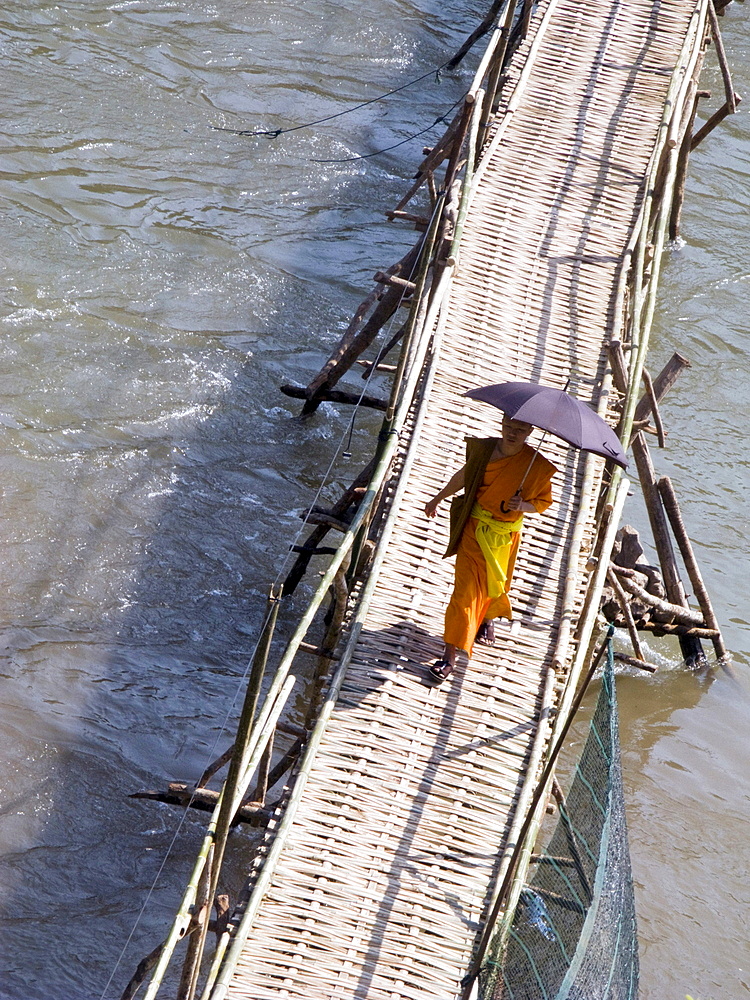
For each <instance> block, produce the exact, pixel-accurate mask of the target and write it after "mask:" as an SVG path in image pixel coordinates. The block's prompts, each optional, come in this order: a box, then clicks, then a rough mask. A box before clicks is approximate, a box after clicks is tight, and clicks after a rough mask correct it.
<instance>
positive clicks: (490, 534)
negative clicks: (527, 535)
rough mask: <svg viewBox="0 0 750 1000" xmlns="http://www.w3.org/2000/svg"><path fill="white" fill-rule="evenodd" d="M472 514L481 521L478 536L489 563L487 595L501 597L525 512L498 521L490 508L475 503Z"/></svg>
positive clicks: (478, 542)
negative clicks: (513, 518) (515, 537)
mask: <svg viewBox="0 0 750 1000" xmlns="http://www.w3.org/2000/svg"><path fill="white" fill-rule="evenodd" d="M471 516H472V517H475V518H476V519H477V521H479V524H478V525H477V533H476V537H477V544H478V545H479V548H480V549H481V550H482V554H483V555H484V559H485V562H486V563H487V595H488V597H500V595H501V594H502V593H504V590H505V581H506V580H507V578H508V573H507V570H508V559H509V558H510V546H511V543H512V542H513V535H514V534H515V533H516V532H518V531H520V530H521V526H522V524H523V514H519V515H518V517H517V518H516V520H515V521H498V520H497V518H496V517H493V516H492V514H490V512H489V511H488V510H485V509H484V507H480V505H479V504H478V503H475V504H474V506H473V507H472V508H471Z"/></svg>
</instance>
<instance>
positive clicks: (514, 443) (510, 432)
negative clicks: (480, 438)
mask: <svg viewBox="0 0 750 1000" xmlns="http://www.w3.org/2000/svg"><path fill="white" fill-rule="evenodd" d="M533 429H534V428H533V426H532V424H527V423H526V421H525V420H516V419H515V417H509V416H508V414H507V413H504V414H503V444H504V445H505V448H504V449H503V450H504V451H506V449H507V451H506V454H509V455H515V454H516V453H517V452H519V451H520V450H521V448H523V446H524V444H525V443H526V438H527V437H528V436H529V434H531V432H532V430H533Z"/></svg>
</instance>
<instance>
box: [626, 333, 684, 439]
mask: <svg viewBox="0 0 750 1000" xmlns="http://www.w3.org/2000/svg"><path fill="white" fill-rule="evenodd" d="M690 367H691V365H690V362H689V361H688V360H687V358H683V356H682V355H681V354H677V353H676V352H675V353H674V354H673V355H672V357H671V358H670V359H669V361H668V362H667V363H666V365H664V367H663V368H662V370H661V371H660V372H659V374H658V375H657V376H656V378H655V379H654V380H653V387H654V398H655V400H656V402H657V404H659V403H661V401H662V400H663V399H664V397H665V396H666V395H667V393H668V392H669V390H670V389H671V388H672V386H673V385H674V384H675V382H676V381H677V379H678V377H679V375H680V372H682V371H683V370H684V369H685V368H690ZM650 413H651V397H650V395H649V394H648V393H647V392H646V393H644V395H643V396H641V398H640V399H639V400H638V403H637V405H636V408H635V412H634V414H633V424H634V426H636V427H637V426H638V425H639V424H641V423H642V421H644V420H646V419H647V418H648V416H649V414H650ZM633 436H635V435H633Z"/></svg>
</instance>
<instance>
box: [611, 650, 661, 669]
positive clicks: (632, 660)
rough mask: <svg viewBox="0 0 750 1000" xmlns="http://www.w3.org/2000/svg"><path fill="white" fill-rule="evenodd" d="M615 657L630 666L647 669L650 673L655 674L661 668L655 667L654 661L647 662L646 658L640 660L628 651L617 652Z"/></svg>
mask: <svg viewBox="0 0 750 1000" xmlns="http://www.w3.org/2000/svg"><path fill="white" fill-rule="evenodd" d="M614 657H615V659H616V660H619V661H620V663H627V665H628V666H629V667H637V668H638V669H639V670H647V671H648V673H650V674H655V673H656V671H657V670H658V669H659V668H658V667H655V666H654V664H653V663H646V661H645V660H638V659H636V657H634V656H628V655H627V653H615V654H614Z"/></svg>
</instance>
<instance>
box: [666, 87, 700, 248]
mask: <svg viewBox="0 0 750 1000" xmlns="http://www.w3.org/2000/svg"><path fill="white" fill-rule="evenodd" d="M699 100H700V92H699V91H697V92H696V94H695V97H694V98H693V105H692V110H691V112H690V115H689V116H688V118H687V122H686V124H685V131H684V134H683V137H682V143H681V145H680V152H679V153H678V154H677V166H676V169H675V179H674V193H673V195H672V209H671V212H670V215H669V238H670V240H676V239H677V237H678V236H679V235H680V221H681V219H682V206H683V203H684V201H685V184H686V183H687V176H688V163H689V162H690V146H691V141H692V136H693V127H694V125H695V116H696V114H697V113H698V101H699Z"/></svg>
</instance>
